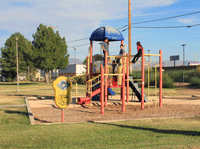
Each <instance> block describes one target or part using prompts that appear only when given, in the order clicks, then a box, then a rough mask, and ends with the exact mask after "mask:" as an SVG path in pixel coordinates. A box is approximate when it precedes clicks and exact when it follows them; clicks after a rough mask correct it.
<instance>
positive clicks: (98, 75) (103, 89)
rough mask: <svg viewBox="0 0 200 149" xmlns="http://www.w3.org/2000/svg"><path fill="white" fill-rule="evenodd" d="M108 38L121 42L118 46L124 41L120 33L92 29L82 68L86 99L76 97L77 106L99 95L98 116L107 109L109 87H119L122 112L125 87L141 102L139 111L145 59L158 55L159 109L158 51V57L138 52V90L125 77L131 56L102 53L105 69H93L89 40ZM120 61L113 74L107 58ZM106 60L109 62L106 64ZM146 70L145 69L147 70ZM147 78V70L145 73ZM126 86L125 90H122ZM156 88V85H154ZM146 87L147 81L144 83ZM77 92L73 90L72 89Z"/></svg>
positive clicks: (127, 93) (109, 29) (103, 67)
mask: <svg viewBox="0 0 200 149" xmlns="http://www.w3.org/2000/svg"><path fill="white" fill-rule="evenodd" d="M105 37H106V38H108V40H109V42H112V41H121V44H123V43H124V42H123V41H124V38H123V36H122V34H121V33H120V32H119V31H118V30H116V29H114V28H112V27H108V26H105V27H100V28H98V29H96V30H95V31H94V32H93V33H92V35H91V37H90V54H89V56H87V68H86V78H87V82H86V86H87V91H86V97H79V98H77V101H78V104H82V105H85V104H91V100H92V98H93V97H94V96H97V95H99V94H100V102H101V113H102V114H104V106H105V107H107V100H108V93H111V94H112V90H111V88H120V89H121V101H122V111H123V112H125V100H126V102H127V103H128V102H129V87H131V89H132V90H133V92H134V93H135V95H136V96H137V97H138V99H139V101H141V109H142V110H143V109H144V102H147V101H148V99H147V97H146V95H145V94H144V75H145V56H148V57H150V56H159V65H157V66H155V71H156V67H158V66H159V76H160V81H159V106H160V107H162V50H160V51H159V54H145V52H144V49H143V50H142V57H141V78H142V79H139V80H138V79H137V81H141V91H140V90H139V89H138V87H137V86H136V85H135V83H134V81H135V80H134V79H133V78H132V77H131V76H129V67H130V66H129V65H130V59H131V58H132V57H134V55H129V54H123V55H122V56H108V53H107V52H105V66H103V65H101V66H100V71H95V72H94V70H93V54H92V53H93V41H103V40H104V38H105ZM116 58H121V66H118V67H117V70H116V71H115V72H114V73H113V67H112V65H111V64H110V63H111V62H112V61H111V59H116ZM109 59H110V61H109ZM148 70H149V67H148ZM148 78H149V71H148ZM125 86H126V88H125ZM155 86H156V85H155ZM148 88H149V82H148ZM76 90H77V88H76Z"/></svg>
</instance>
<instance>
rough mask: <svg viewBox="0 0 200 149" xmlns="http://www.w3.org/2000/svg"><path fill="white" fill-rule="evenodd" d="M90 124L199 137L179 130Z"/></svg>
mask: <svg viewBox="0 0 200 149" xmlns="http://www.w3.org/2000/svg"><path fill="white" fill-rule="evenodd" d="M88 122H90V123H96V124H101V125H109V126H116V127H122V128H130V129H136V130H145V131H151V132H154V133H162V134H175V135H178V134H179V135H185V136H200V132H199V131H181V130H164V129H155V128H145V127H137V126H128V125H120V124H112V123H98V122H94V121H88Z"/></svg>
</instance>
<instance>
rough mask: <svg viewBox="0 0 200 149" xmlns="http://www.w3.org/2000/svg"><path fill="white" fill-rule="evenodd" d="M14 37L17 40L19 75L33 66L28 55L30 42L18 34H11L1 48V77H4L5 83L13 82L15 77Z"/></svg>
mask: <svg viewBox="0 0 200 149" xmlns="http://www.w3.org/2000/svg"><path fill="white" fill-rule="evenodd" d="M16 37H17V38H18V42H17V43H18V64H19V65H18V66H19V73H21V72H26V71H27V67H28V66H30V67H32V66H33V63H32V61H31V60H30V59H31V58H30V55H29V53H30V52H31V42H30V41H28V40H27V39H26V38H25V37H24V36H23V35H22V34H20V33H19V32H17V33H14V34H12V35H11V36H10V38H8V39H7V40H6V43H5V46H4V47H1V55H2V58H0V63H1V67H2V75H3V76H4V77H6V79H7V81H13V80H14V78H15V77H16V75H17V72H16V70H17V65H16V64H17V59H16V40H15V38H16Z"/></svg>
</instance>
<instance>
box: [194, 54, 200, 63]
mask: <svg viewBox="0 0 200 149" xmlns="http://www.w3.org/2000/svg"><path fill="white" fill-rule="evenodd" d="M198 54H200V53H197V54H195V55H194V63H196V55H198Z"/></svg>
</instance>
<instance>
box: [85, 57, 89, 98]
mask: <svg viewBox="0 0 200 149" xmlns="http://www.w3.org/2000/svg"><path fill="white" fill-rule="evenodd" d="M89 63H90V60H89V56H87V66H86V74H87V76H86V79H87V81H88V80H89ZM88 87H89V86H88V84H87V91H88ZM86 96H87V93H86Z"/></svg>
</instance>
